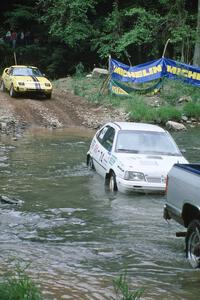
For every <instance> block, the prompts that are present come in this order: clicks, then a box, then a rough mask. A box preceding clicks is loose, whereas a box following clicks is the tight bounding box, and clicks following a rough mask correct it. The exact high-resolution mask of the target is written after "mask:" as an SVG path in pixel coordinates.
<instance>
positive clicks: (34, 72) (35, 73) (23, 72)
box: [12, 68, 42, 76]
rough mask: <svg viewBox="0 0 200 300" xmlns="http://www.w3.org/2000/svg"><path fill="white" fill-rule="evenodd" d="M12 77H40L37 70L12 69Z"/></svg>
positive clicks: (40, 74)
mask: <svg viewBox="0 0 200 300" xmlns="http://www.w3.org/2000/svg"><path fill="white" fill-rule="evenodd" d="M12 75H13V76H42V73H41V72H40V70H38V69H37V68H13V71H12Z"/></svg>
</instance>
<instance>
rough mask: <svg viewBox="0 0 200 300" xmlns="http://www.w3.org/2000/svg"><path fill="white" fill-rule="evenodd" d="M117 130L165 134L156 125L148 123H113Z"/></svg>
mask: <svg viewBox="0 0 200 300" xmlns="http://www.w3.org/2000/svg"><path fill="white" fill-rule="evenodd" d="M110 124H114V125H115V126H116V127H118V128H119V130H141V131H156V132H165V130H164V129H163V128H161V127H160V126H158V125H153V124H148V123H136V122H113V123H110Z"/></svg>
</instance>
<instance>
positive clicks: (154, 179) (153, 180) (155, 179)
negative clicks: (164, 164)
mask: <svg viewBox="0 0 200 300" xmlns="http://www.w3.org/2000/svg"><path fill="white" fill-rule="evenodd" d="M146 180H147V182H150V183H162V182H163V180H162V178H161V177H150V176H147V177H146Z"/></svg>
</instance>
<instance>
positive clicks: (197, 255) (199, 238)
mask: <svg viewBox="0 0 200 300" xmlns="http://www.w3.org/2000/svg"><path fill="white" fill-rule="evenodd" d="M185 242H186V257H187V259H188V260H189V263H190V264H191V266H192V267H193V268H199V267H200V221H199V220H193V221H192V222H191V223H190V224H189V226H188V230H187V235H186V240H185Z"/></svg>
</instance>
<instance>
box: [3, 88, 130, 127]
mask: <svg viewBox="0 0 200 300" xmlns="http://www.w3.org/2000/svg"><path fill="white" fill-rule="evenodd" d="M125 118H126V114H125V113H124V112H122V111H119V110H117V109H114V108H112V107H105V106H101V105H99V104H98V105H97V104H92V103H89V102H88V101H87V100H85V99H84V98H81V97H79V96H76V95H73V94H72V93H71V92H70V91H67V90H63V89H54V91H53V95H52V99H50V100H46V99H35V98H29V97H26V98H25V97H22V96H20V97H18V98H11V97H10V96H9V95H8V93H3V92H0V130H1V132H3V131H7V132H8V131H9V130H10V131H12V130H11V129H12V128H13V127H15V129H16V128H18V129H19V128H27V127H46V128H66V127H82V126H84V127H88V128H94V129H96V128H98V127H99V126H101V125H102V124H104V123H105V122H107V121H111V120H125ZM15 131H16V130H15Z"/></svg>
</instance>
